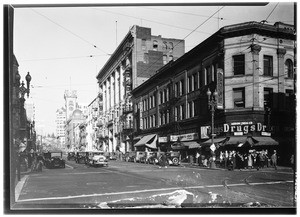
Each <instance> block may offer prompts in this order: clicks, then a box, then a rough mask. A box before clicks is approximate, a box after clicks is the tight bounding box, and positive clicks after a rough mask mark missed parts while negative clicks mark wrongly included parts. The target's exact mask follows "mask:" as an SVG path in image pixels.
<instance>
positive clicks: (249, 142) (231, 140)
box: [224, 136, 257, 147]
mask: <svg viewBox="0 0 300 217" xmlns="http://www.w3.org/2000/svg"><path fill="white" fill-rule="evenodd" d="M256 143H257V141H256V140H255V139H253V138H252V137H251V136H231V137H228V138H227V141H226V142H225V143H224V145H235V146H237V147H244V146H253V145H255V144H256Z"/></svg>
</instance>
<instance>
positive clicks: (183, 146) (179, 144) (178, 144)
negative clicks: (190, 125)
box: [171, 142, 188, 150]
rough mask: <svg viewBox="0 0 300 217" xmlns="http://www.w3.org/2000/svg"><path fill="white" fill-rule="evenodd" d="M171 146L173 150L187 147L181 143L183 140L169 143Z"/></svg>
mask: <svg viewBox="0 0 300 217" xmlns="http://www.w3.org/2000/svg"><path fill="white" fill-rule="evenodd" d="M171 148H172V149H173V150H183V149H187V148H188V147H187V146H185V145H184V144H183V142H176V143H174V144H172V145H171Z"/></svg>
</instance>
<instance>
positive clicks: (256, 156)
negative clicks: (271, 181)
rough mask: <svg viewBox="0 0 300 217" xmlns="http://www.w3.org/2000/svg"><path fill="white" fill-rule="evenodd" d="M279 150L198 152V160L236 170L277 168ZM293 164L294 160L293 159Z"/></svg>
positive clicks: (203, 164) (201, 162)
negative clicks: (202, 153)
mask: <svg viewBox="0 0 300 217" xmlns="http://www.w3.org/2000/svg"><path fill="white" fill-rule="evenodd" d="M277 158H278V156H277V151H276V150H274V151H272V152H271V153H269V151H268V150H267V149H266V150H261V151H258V150H249V151H248V152H240V151H235V150H225V151H220V152H219V153H218V154H215V153H212V154H210V155H201V154H199V153H197V154H196V159H197V162H198V163H199V165H200V166H203V167H212V165H217V167H221V168H225V169H229V170H235V169H257V170H260V169H262V168H267V167H274V168H275V170H277ZM291 164H292V160H291Z"/></svg>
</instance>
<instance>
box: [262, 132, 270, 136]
mask: <svg viewBox="0 0 300 217" xmlns="http://www.w3.org/2000/svg"><path fill="white" fill-rule="evenodd" d="M261 135H262V136H271V133H268V132H261Z"/></svg>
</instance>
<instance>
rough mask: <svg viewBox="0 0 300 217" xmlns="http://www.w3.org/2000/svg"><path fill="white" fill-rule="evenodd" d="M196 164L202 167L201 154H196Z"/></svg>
mask: <svg viewBox="0 0 300 217" xmlns="http://www.w3.org/2000/svg"><path fill="white" fill-rule="evenodd" d="M196 163H198V166H200V153H199V151H197V153H196Z"/></svg>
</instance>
